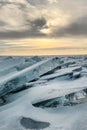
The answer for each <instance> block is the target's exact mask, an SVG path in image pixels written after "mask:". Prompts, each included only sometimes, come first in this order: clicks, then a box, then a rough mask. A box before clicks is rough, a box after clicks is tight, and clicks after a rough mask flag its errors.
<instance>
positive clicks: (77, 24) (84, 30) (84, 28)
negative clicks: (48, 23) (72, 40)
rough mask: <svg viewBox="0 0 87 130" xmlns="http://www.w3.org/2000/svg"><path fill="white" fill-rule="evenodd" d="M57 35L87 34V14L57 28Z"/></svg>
mask: <svg viewBox="0 0 87 130" xmlns="http://www.w3.org/2000/svg"><path fill="white" fill-rule="evenodd" d="M53 36H55V37H62V36H64V37H67V36H68V37H69V36H70V37H72V36H74V37H75V36H82V37H86V36H87V16H84V17H80V18H78V19H76V20H75V21H73V22H71V23H70V24H68V25H67V26H65V27H61V28H57V29H56V30H55V31H54V32H53Z"/></svg>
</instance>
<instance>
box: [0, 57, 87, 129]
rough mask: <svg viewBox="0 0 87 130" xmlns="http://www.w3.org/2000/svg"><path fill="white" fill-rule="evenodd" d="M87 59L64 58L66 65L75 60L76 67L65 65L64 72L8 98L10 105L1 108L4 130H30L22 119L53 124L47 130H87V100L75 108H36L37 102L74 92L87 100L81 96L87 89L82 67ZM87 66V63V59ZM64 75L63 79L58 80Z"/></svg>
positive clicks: (84, 71)
mask: <svg viewBox="0 0 87 130" xmlns="http://www.w3.org/2000/svg"><path fill="white" fill-rule="evenodd" d="M85 57H86V56H81V57H80V56H77V57H60V58H61V59H62V60H64V61H65V62H67V61H68V62H69V60H70V61H72V59H73V60H74V61H75V65H76V66H74V67H72V66H68V67H67V65H66V66H65V67H63V66H62V68H61V69H60V70H59V69H58V70H56V71H54V72H52V73H51V74H47V75H45V76H41V78H40V79H38V80H37V81H34V82H30V83H26V85H27V87H28V86H29V85H32V87H31V88H30V87H29V88H27V89H26V90H22V91H20V92H15V93H13V94H12V93H11V94H8V95H6V97H5V99H6V100H7V103H6V104H5V105H2V106H1V107H0V130H26V128H25V127H23V126H22V125H21V119H22V118H28V119H32V120H34V121H37V122H47V123H49V124H50V125H49V126H48V127H46V128H44V130H87V99H86V98H87V97H86V98H85V102H83V103H81V104H78V105H74V106H61V105H59V106H57V107H56V108H44V109H42V108H40V107H34V106H33V105H32V104H33V103H38V102H41V101H45V100H47V99H52V98H56V97H61V96H65V95H67V94H70V93H72V92H74V93H76V94H75V96H78V97H79V99H80V98H81V97H83V98H84V96H83V95H84V94H82V93H80V91H81V90H83V89H86V88H87V75H86V73H87V68H86V67H85V68H84V67H83V65H82V60H84V59H85ZM3 59H5V58H2V59H1V61H0V62H2V61H3ZM85 63H87V60H85ZM79 65H80V66H79ZM79 67H82V69H78V71H73V70H74V69H76V68H79ZM3 69H4V67H3ZM26 70H27V68H26ZM22 71H23V70H22ZM69 72H70V73H71V72H72V73H73V75H76V74H78V73H80V74H81V76H80V77H78V78H76V79H75V78H73V75H72V77H69ZM20 73H21V72H20ZM61 73H62V76H61V77H58V75H61ZM65 73H66V74H67V76H68V77H67V76H66V75H65V76H64V74H65ZM15 74H16V72H15ZM9 75H10V74H9ZM54 75H57V76H54ZM52 76H54V78H53V79H51V80H48V77H52ZM4 77H5V75H4ZM6 77H7V75H6ZM44 77H45V78H44ZM42 79H45V80H42ZM2 80H3V78H1V79H0V82H1V81H2ZM3 81H4V80H3ZM41 81H42V82H41ZM35 82H36V83H35ZM30 125H31V124H30ZM38 125H39V124H38ZM30 128H31V127H30ZM28 130H30V129H28ZM35 130H38V129H35Z"/></svg>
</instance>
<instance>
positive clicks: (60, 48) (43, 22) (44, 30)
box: [0, 0, 87, 56]
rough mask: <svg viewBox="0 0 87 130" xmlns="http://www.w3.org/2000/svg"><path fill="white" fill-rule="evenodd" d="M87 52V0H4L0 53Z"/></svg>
mask: <svg viewBox="0 0 87 130" xmlns="http://www.w3.org/2000/svg"><path fill="white" fill-rule="evenodd" d="M77 54H79V55H80V54H87V0H0V55H1V56H2V55H15V56H17V55H19V56H24V55H77Z"/></svg>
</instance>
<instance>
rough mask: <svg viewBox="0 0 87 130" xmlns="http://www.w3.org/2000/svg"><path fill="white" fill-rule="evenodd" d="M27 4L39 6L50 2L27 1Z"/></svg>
mask: <svg viewBox="0 0 87 130" xmlns="http://www.w3.org/2000/svg"><path fill="white" fill-rule="evenodd" d="M27 2H28V3H29V4H31V5H35V6H39V5H44V4H47V3H48V0H27Z"/></svg>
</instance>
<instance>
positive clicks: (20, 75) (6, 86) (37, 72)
mask: <svg viewBox="0 0 87 130" xmlns="http://www.w3.org/2000/svg"><path fill="white" fill-rule="evenodd" d="M59 64H60V59H59V58H57V57H53V58H49V59H46V60H44V61H40V62H38V63H36V64H34V65H32V66H30V67H27V68H26V69H23V70H21V71H19V72H16V73H14V74H11V75H9V76H4V77H3V78H0V97H1V96H3V95H5V94H7V93H9V92H11V91H13V90H17V89H20V88H22V87H23V85H25V83H27V82H29V81H32V80H35V79H38V78H39V77H40V76H41V75H43V74H45V73H47V72H50V71H52V70H53V69H55V68H56V67H57V66H58V65H59Z"/></svg>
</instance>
